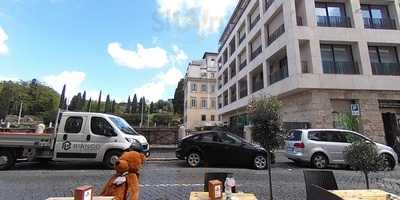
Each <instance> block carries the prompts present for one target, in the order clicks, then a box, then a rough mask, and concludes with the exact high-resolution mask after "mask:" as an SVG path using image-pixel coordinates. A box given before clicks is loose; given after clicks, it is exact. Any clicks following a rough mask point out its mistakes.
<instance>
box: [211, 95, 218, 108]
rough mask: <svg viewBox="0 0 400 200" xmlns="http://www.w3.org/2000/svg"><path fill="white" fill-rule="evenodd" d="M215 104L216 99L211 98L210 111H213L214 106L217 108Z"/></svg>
mask: <svg viewBox="0 0 400 200" xmlns="http://www.w3.org/2000/svg"><path fill="white" fill-rule="evenodd" d="M216 104H217V102H216V99H215V98H211V109H215V108H216V106H217V105H216Z"/></svg>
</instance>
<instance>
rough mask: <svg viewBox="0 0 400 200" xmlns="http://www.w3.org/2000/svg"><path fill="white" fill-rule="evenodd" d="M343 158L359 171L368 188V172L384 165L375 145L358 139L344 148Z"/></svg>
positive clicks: (375, 170)
mask: <svg viewBox="0 0 400 200" xmlns="http://www.w3.org/2000/svg"><path fill="white" fill-rule="evenodd" d="M343 153H344V159H345V161H346V163H347V164H349V165H350V166H351V167H352V168H354V169H355V170H358V171H361V172H362V173H363V174H364V177H365V184H366V186H367V189H369V174H370V173H371V172H377V171H379V170H380V169H382V167H384V161H385V160H384V157H383V156H379V155H378V152H377V150H376V147H375V145H374V144H373V143H371V142H369V141H364V140H362V141H358V142H355V143H353V144H351V145H350V146H348V147H346V149H345V150H344V152H343Z"/></svg>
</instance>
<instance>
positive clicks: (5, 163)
mask: <svg viewBox="0 0 400 200" xmlns="http://www.w3.org/2000/svg"><path fill="white" fill-rule="evenodd" d="M15 161H16V158H15V154H14V152H13V151H4V150H2V151H0V170H7V169H10V168H12V167H14V165H15Z"/></svg>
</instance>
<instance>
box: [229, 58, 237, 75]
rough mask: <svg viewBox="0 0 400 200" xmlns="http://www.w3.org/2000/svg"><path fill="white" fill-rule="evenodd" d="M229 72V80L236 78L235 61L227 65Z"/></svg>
mask: <svg viewBox="0 0 400 200" xmlns="http://www.w3.org/2000/svg"><path fill="white" fill-rule="evenodd" d="M229 72H230V74H231V78H233V77H235V76H236V60H233V61H232V63H231V64H230V65H229Z"/></svg>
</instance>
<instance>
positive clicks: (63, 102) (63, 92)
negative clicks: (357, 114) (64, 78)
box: [58, 84, 67, 109]
mask: <svg viewBox="0 0 400 200" xmlns="http://www.w3.org/2000/svg"><path fill="white" fill-rule="evenodd" d="M65 89H66V85H65V84H64V86H63V89H62V92H61V97H60V103H59V105H58V108H60V109H66V107H67V105H66V104H65Z"/></svg>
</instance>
